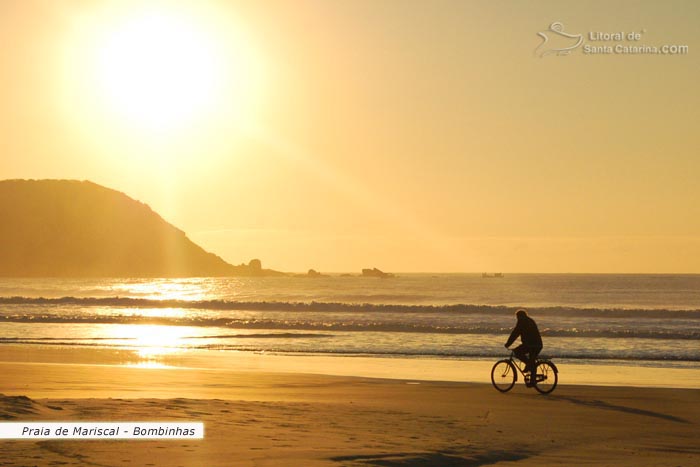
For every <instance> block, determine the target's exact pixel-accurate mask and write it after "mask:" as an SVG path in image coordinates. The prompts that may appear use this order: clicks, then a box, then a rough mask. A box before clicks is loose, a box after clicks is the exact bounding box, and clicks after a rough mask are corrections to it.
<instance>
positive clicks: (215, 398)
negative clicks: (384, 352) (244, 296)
mask: <svg viewBox="0 0 700 467" xmlns="http://www.w3.org/2000/svg"><path fill="white" fill-rule="evenodd" d="M72 354H73V358H72V361H71V359H70V358H69V359H68V360H69V361H71V362H70V363H56V362H50V361H48V362H47V361H45V360H50V358H49V356H50V355H52V353H51V352H47V351H46V350H43V351H42V350H37V349H36V348H35V349H34V350H28V349H26V348H24V351H21V350H20V348H14V349H13V348H12V346H7V348H6V349H4V350H3V354H2V360H4V361H3V362H2V363H0V371H2V373H3V375H4V376H3V378H2V382H1V383H0V393H2V394H4V395H3V396H2V398H1V399H0V418H2V419H3V420H4V421H29V420H33V421H87V420H91V421H201V422H203V423H204V425H205V437H204V439H203V440H200V441H190V440H186V441H182V440H168V441H142V440H136V441H63V440H61V441H49V440H37V441H30V440H24V441H20V440H3V441H2V446H3V465H7V466H33V465H37V466H40V465H95V466H98V465H99V466H124V465H136V466H231V465H241V466H278V465H310V466H313V465H319V466H321V465H323V466H334V465H347V466H471V465H523V466H525V465H533V466H534V465H669V466H671V465H672V466H678V465H682V466H692V465H697V464H698V462H700V449H699V448H698V447H697V433H698V424H700V404H698V402H700V391H698V390H697V389H672V388H650V387H619V386H618V387H616V386H606V387H603V386H582V385H573V384H562V385H561V386H560V387H559V388H557V390H556V391H555V392H554V393H553V394H551V395H549V396H540V395H538V394H537V393H536V392H534V391H533V390H531V389H527V388H525V387H524V385H518V386H516V387H515V388H514V389H513V390H512V391H511V392H510V393H508V394H500V393H498V392H496V391H495V390H494V389H493V388H492V387H491V386H490V385H489V384H486V382H484V383H476V382H471V383H464V382H440V381H427V380H412V379H403V378H396V379H387V378H362V377H349V376H332V375H328V374H326V375H324V374H310V373H301V372H300V373H294V372H272V371H268V370H266V369H263V368H260V364H259V362H258V363H254V362H249V364H250V368H249V369H241V366H240V365H239V366H238V367H236V366H235V365H234V366H233V368H230V369H229V368H194V367H174V366H164V367H157V366H155V365H150V366H149V365H144V366H128V365H124V364H116V363H115V362H114V361H112V362H109V358H107V355H111V356H112V358H113V359H114V360H121V359H122V358H123V355H121V356H120V353H119V352H116V353H115V352H109V351H105V354H104V355H102V354H101V352H99V351H97V352H93V351H85V350H73V351H72ZM42 355H43V357H44V358H40V357H41V356H42ZM79 356H80V358H78V357H79ZM63 357H65V355H64V356H63ZM311 358H312V357H311ZM96 359H103V360H106V361H107V362H109V364H104V363H103V364H96V363H95V362H94V360H96ZM30 360H34V361H33V362H32V361H30ZM42 360H44V361H42ZM336 361H337V362H338V363H341V364H342V361H343V360H342V359H341V360H336ZM256 367H257V368H256ZM329 372H330V371H329Z"/></svg>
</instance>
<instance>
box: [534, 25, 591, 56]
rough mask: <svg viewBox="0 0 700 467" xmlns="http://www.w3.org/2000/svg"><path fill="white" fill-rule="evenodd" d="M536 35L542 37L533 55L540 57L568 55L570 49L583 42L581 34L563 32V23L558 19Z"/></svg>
mask: <svg viewBox="0 0 700 467" xmlns="http://www.w3.org/2000/svg"><path fill="white" fill-rule="evenodd" d="M537 35H538V36H540V37H541V38H542V43H541V44H540V45H538V46H537V48H536V49H535V55H537V56H538V57H540V58H542V57H545V56H547V55H553V54H554V55H569V54H570V53H571V51H572V50H574V49H575V48H577V47H579V46H580V45H581V44H583V36H582V35H581V34H568V33H566V32H564V25H563V24H562V23H560V22H558V21H555V22H553V23H552V24H550V25H549V29H548V30H546V31H540V32H538V33H537ZM572 44H573V45H572Z"/></svg>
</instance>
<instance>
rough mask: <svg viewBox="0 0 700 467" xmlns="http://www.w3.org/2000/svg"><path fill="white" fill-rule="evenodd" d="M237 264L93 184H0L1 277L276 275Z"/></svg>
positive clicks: (147, 209) (255, 265)
mask: <svg viewBox="0 0 700 467" xmlns="http://www.w3.org/2000/svg"><path fill="white" fill-rule="evenodd" d="M272 274H280V273H277V272H276V271H270V270H266V269H262V266H261V264H260V261H259V260H253V261H251V262H250V264H249V265H243V264H242V265H239V266H233V265H231V264H229V263H227V262H226V261H224V260H223V259H221V258H220V257H218V256H216V255H215V254H213V253H209V252H207V251H205V250H204V249H202V248H201V247H199V246H198V245H196V244H195V243H194V242H192V241H191V240H190V239H189V238H187V236H186V235H185V233H184V232H183V231H182V230H180V229H177V228H176V227H174V226H173V225H171V224H169V223H168V222H166V221H165V220H164V219H163V218H162V217H160V216H159V215H158V214H157V213H155V212H154V211H153V210H152V209H151V208H150V207H148V206H147V205H146V204H144V203H141V202H139V201H136V200H134V199H132V198H130V197H128V196H127V195H125V194H124V193H120V192H118V191H115V190H111V189H109V188H105V187H103V186H100V185H97V184H95V183H92V182H88V181H74V180H4V181H0V276H4V277H190V276H237V275H246V276H248V275H256V276H257V275H272Z"/></svg>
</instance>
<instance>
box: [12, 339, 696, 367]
mask: <svg viewBox="0 0 700 467" xmlns="http://www.w3.org/2000/svg"><path fill="white" fill-rule="evenodd" d="M270 337H272V336H270ZM110 341H111V342H101V339H83V340H79V339H74V340H72V339H70V338H56V339H51V340H47V339H43V338H18V339H17V340H12V339H7V338H4V339H0V345H2V344H25V345H54V346H65V347H88V348H100V347H111V348H123V349H142V348H143V346H142V345H140V344H138V343H136V342H134V343H130V342H129V339H128V338H112V339H110ZM159 348H164V349H173V350H182V349H191V350H211V351H237V352H254V353H265V354H278V355H295V354H296V355H342V356H357V357H360V356H361V357H380V358H381V357H383V358H392V357H395V358H436V359H455V360H461V359H497V358H505V355H504V354H503V351H502V349H497V348H494V349H493V350H484V349H481V350H463V351H462V350H442V349H426V348H421V349H407V348H404V349H396V350H386V349H371V350H369V349H368V350H367V351H362V350H355V349H353V350H346V349H339V348H334V349H330V348H327V349H323V348H321V349H315V350H313V351H309V350H308V349H294V348H289V347H278V348H277V347H275V346H272V347H270V346H266V347H262V346H258V345H245V344H226V343H213V344H207V343H201V344H197V343H192V344H189V345H188V344H181V345H170V346H169V345H164V346H159ZM541 358H543V359H554V360H556V361H557V362H559V361H561V360H568V361H600V362H609V361H620V362H633V363H634V364H636V365H643V364H644V363H645V362H647V363H649V362H667V363H693V364H696V363H697V362H700V356H699V355H697V353H695V352H684V353H682V354H677V353H671V352H668V351H663V350H658V349H657V350H655V351H654V352H645V353H640V352H634V353H621V352H607V353H597V352H595V351H586V350H580V349H578V350H574V351H567V350H563V351H561V352H557V353H556V354H554V355H549V354H548V355H542V356H541Z"/></svg>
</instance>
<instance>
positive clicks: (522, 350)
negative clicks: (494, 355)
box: [506, 310, 542, 386]
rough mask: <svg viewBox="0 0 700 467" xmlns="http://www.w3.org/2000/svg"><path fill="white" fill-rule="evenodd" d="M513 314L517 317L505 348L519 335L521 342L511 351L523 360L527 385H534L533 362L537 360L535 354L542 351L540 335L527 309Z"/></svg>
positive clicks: (534, 369)
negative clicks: (527, 374)
mask: <svg viewBox="0 0 700 467" xmlns="http://www.w3.org/2000/svg"><path fill="white" fill-rule="evenodd" d="M515 316H516V317H517V318H518V322H517V324H516V325H515V328H514V329H513V332H511V333H510V337H509V338H508V341H507V342H506V349H507V348H509V347H510V345H511V344H512V343H513V342H515V339H517V338H518V337H520V341H521V342H522V343H521V344H520V345H519V346H517V347H516V348H514V349H513V353H514V354H515V356H516V357H518V358H519V359H520V360H521V361H523V362H525V369H526V371H529V372H530V381H529V382H528V384H527V385H528V386H534V384H535V371H536V368H535V364H536V362H537V356H538V355H539V354H540V352H541V351H542V337H541V336H540V331H539V329H537V324H536V323H535V320H534V319H532V318H530V317H529V316H528V315H527V311H525V310H518V311H516V312H515Z"/></svg>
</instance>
